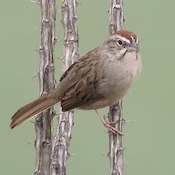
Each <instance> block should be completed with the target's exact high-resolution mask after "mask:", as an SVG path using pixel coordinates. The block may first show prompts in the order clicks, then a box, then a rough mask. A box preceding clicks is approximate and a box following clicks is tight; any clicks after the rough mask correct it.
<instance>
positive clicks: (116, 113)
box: [108, 0, 124, 175]
mask: <svg viewBox="0 0 175 175" xmlns="http://www.w3.org/2000/svg"><path fill="white" fill-rule="evenodd" d="M109 19H110V21H109V34H110V35H112V34H114V33H115V32H116V31H117V30H120V29H121V28H122V26H123V21H124V17H123V0H111V1H110V10H109ZM108 118H109V122H114V123H115V128H117V129H118V130H120V131H122V128H123V123H124V122H123V121H124V120H123V115H122V100H120V101H119V102H118V103H117V104H115V105H114V106H111V107H110V110H109V114H108ZM109 159H110V170H111V175H123V166H124V165H123V164H124V162H123V144H122V135H119V134H113V133H112V132H110V133H109Z"/></svg>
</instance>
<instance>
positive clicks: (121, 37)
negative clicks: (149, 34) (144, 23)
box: [118, 35, 131, 43]
mask: <svg viewBox="0 0 175 175" xmlns="http://www.w3.org/2000/svg"><path fill="white" fill-rule="evenodd" d="M118 38H120V39H121V40H123V41H126V42H127V43H131V42H130V40H129V39H127V38H125V37H123V36H120V35H118Z"/></svg>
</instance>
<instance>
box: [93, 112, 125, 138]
mask: <svg viewBox="0 0 175 175" xmlns="http://www.w3.org/2000/svg"><path fill="white" fill-rule="evenodd" d="M95 112H96V113H97V115H98V116H99V117H100V120H101V122H102V123H103V125H104V126H105V127H106V128H107V129H108V130H109V131H111V132H112V133H113V134H119V135H122V136H123V133H122V132H121V131H119V130H118V129H117V128H114V127H113V126H112V125H114V124H116V123H118V121H116V122H107V121H106V120H105V117H104V116H102V115H101V114H100V113H99V112H98V110H95Z"/></svg>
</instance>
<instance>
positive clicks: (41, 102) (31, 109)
mask: <svg viewBox="0 0 175 175" xmlns="http://www.w3.org/2000/svg"><path fill="white" fill-rule="evenodd" d="M58 101H59V100H58V99H57V98H53V97H48V96H47V95H46V96H42V97H40V98H38V99H37V100H35V101H33V102H31V103H29V104H27V105H25V106H23V107H22V108H20V109H19V110H18V111H17V112H16V113H15V114H14V115H13V116H12V118H11V124H10V127H11V129H12V128H14V127H16V126H18V125H19V124H21V123H23V122H24V121H26V120H27V119H30V118H31V117H32V116H34V115H36V114H38V113H40V112H42V111H43V110H45V109H47V108H49V107H51V106H52V105H54V104H56V103H57V102H58Z"/></svg>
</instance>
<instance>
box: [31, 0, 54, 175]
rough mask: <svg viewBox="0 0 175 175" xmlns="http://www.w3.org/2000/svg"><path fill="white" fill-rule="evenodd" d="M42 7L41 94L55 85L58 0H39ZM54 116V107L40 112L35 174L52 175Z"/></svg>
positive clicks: (37, 129)
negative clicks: (52, 122) (52, 125)
mask: <svg viewBox="0 0 175 175" xmlns="http://www.w3.org/2000/svg"><path fill="white" fill-rule="evenodd" d="M38 3H39V4H40V8H41V46H40V48H39V55H40V68H39V85H40V95H43V94H45V93H48V92H50V91H52V90H53V89H54V87H55V78H54V71H55V68H54V48H55V43H56V37H55V20H56V8H55V7H56V1H55V0H39V1H38ZM53 116H54V109H53V107H51V108H49V109H48V110H46V111H45V112H42V113H41V114H39V115H38V116H37V118H36V122H35V130H36V140H35V148H36V167H35V172H34V174H35V175H50V162H51V156H50V155H51V146H52V143H51V139H52V136H51V121H52V118H53Z"/></svg>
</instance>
